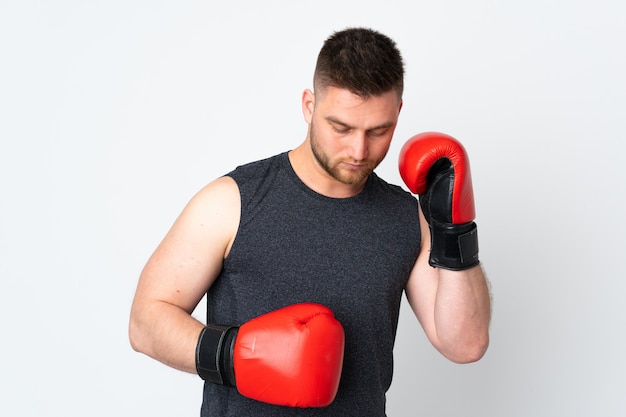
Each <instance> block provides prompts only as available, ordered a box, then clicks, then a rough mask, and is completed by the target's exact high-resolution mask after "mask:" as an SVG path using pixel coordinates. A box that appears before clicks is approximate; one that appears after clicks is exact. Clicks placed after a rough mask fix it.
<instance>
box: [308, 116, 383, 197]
mask: <svg viewBox="0 0 626 417" xmlns="http://www.w3.org/2000/svg"><path fill="white" fill-rule="evenodd" d="M309 137H310V142H311V151H312V152H313V156H314V157H315V160H316V161H317V163H318V164H319V165H320V167H322V169H323V170H324V171H325V172H326V173H327V174H328V175H330V176H331V177H332V178H334V179H335V180H337V181H339V182H341V183H343V184H347V185H358V184H362V183H363V182H364V181H365V180H366V179H367V177H369V175H370V174H371V173H372V172H373V171H374V168H375V167H376V165H377V164H373V163H372V161H369V160H367V161H366V162H367V167H364V168H362V169H359V170H354V171H351V172H344V171H342V170H341V161H338V162H335V163H333V162H331V160H330V158H329V157H328V155H327V154H326V153H324V150H323V149H322V147H321V146H320V144H319V143H318V142H317V140H316V139H315V127H314V125H313V123H312V122H311V126H310V133H309ZM349 162H352V161H349Z"/></svg>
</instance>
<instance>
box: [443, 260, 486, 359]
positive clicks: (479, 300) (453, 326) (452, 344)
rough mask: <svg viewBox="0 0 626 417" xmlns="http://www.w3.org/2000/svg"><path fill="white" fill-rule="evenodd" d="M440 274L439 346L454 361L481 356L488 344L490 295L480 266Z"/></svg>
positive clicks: (445, 271) (444, 271)
mask: <svg viewBox="0 0 626 417" xmlns="http://www.w3.org/2000/svg"><path fill="white" fill-rule="evenodd" d="M435 271H436V272H437V273H438V279H437V287H436V288H437V289H436V294H435V299H434V309H433V311H434V313H433V321H434V328H435V333H436V339H437V345H438V346H437V347H438V349H439V350H440V351H441V352H442V353H443V354H444V355H445V356H446V357H447V358H449V359H450V360H452V361H454V362H473V361H476V360H478V359H480V358H481V357H482V356H483V355H484V353H485V351H486V349H487V346H488V344H489V323H490V320H491V296H490V293H489V287H488V284H487V280H486V278H485V276H484V273H483V270H482V268H481V267H480V266H476V267H473V268H470V269H467V270H464V271H449V270H446V269H439V268H437V269H435Z"/></svg>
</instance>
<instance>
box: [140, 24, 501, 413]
mask: <svg viewBox="0 0 626 417" xmlns="http://www.w3.org/2000/svg"><path fill="white" fill-rule="evenodd" d="M403 77H404V66H403V62H402V57H401V55H400V52H399V51H398V49H397V47H396V45H395V43H394V42H393V41H392V40H391V39H389V38H388V37H387V36H385V35H383V34H381V33H378V32H376V31H373V30H370V29H364V28H350V29H346V30H343V31H340V32H336V33H334V34H333V35H332V36H331V37H329V38H328V39H327V40H326V42H325V43H324V46H323V47H322V49H321V51H320V53H319V56H318V61H317V65H316V69H315V74H314V91H311V90H306V91H304V93H303V95H302V111H303V115H304V119H305V121H306V122H307V124H308V130H307V135H306V138H305V140H304V142H303V143H302V144H300V146H298V147H297V148H295V149H293V150H292V151H289V152H285V153H282V154H279V155H276V156H275V157H272V158H268V159H265V160H262V161H257V162H254V163H250V164H246V165H243V166H240V167H238V168H237V169H235V170H234V171H233V172H231V173H229V174H228V175H226V176H223V177H221V178H218V179H216V180H214V181H213V182H211V183H210V184H208V185H207V186H206V187H204V188H203V189H202V190H200V191H199V192H198V193H197V194H196V195H195V196H194V197H193V198H192V199H191V201H190V202H189V204H188V205H187V206H186V207H185V208H184V210H183V212H182V213H181V215H180V216H179V218H178V219H177V220H176V221H175V223H174V224H173V226H172V228H171V230H170V231H169V232H168V233H167V235H166V236H165V238H164V240H163V241H162V243H161V244H160V245H159V246H158V248H157V249H156V251H155V252H154V254H153V255H152V257H151V258H150V260H149V261H148V263H147V264H146V266H145V268H144V270H143V272H142V274H141V277H140V279H139V283H138V287H137V292H136V295H135V299H134V301H133V306H132V310H131V320H130V331H129V332H130V340H131V344H132V346H133V348H134V349H135V350H137V351H140V352H143V353H145V354H147V355H149V356H151V357H153V358H155V359H157V360H159V361H161V362H163V363H165V364H167V365H169V366H171V367H174V368H177V369H180V370H182V371H186V372H191V373H199V374H200V375H201V376H202V377H203V379H205V381H206V382H205V385H204V398H203V404H202V416H222V417H223V416H247V415H254V416H360V417H364V416H379V417H380V416H384V415H385V393H386V391H387V390H388V388H389V386H390V384H391V376H392V367H393V358H392V350H393V345H394V340H395V335H396V328H397V323H398V316H399V307H400V302H401V297H402V294H403V292H405V293H406V296H407V298H408V300H409V303H410V305H411V307H412V309H413V311H414V312H415V314H416V316H417V318H418V320H419V322H420V323H421V325H422V327H423V329H424V331H425V333H426V335H427V337H428V338H429V340H430V341H431V342H432V344H433V345H434V346H435V348H436V349H438V350H439V351H440V352H441V353H442V354H443V355H444V356H445V357H447V358H448V359H450V360H452V361H454V362H458V363H466V362H472V361H476V360H478V359H480V358H481V357H482V356H483V354H484V352H485V351H486V349H487V345H488V339H489V336H488V326H489V320H490V299H489V293H488V288H487V283H486V280H485V277H484V275H483V272H482V269H481V267H480V265H479V263H478V257H477V254H478V249H477V241H476V233H475V230H476V227H475V224H474V223H473V222H471V221H469V222H465V223H464V224H463V225H460V226H457V225H453V224H452V223H454V221H453V220H447V221H444V223H445V225H444V229H445V230H446V232H444V233H443V234H446V233H447V234H446V236H447V237H441V236H443V234H442V233H439V230H441V229H440V228H437V224H438V222H439V221H440V220H441V219H440V217H441V216H440V215H439V214H438V213H439V211H441V210H439V209H440V207H441V201H442V200H446V198H447V196H445V195H444V194H445V193H446V191H445V190H444V191H442V189H451V188H452V187H451V186H448V185H449V181H450V180H452V179H453V178H454V174H453V173H451V172H453V170H452V168H450V166H449V165H450V164H448V165H446V164H441V163H440V162H438V160H433V161H431V162H432V163H429V166H426V167H425V168H424V167H422V168H418V169H417V171H416V172H414V171H415V170H414V167H413V166H412V165H418V164H417V163H415V164H413V162H412V160H413V159H414V158H413V156H414V155H416V154H418V153H419V154H422V153H425V152H423V151H422V150H419V151H411V150H410V149H409V150H408V151H407V152H408V153H409V156H404V157H403V158H404V161H405V162H406V161H408V164H409V166H408V168H407V167H404V168H401V169H402V170H403V172H402V174H403V178H404V179H405V181H406V182H407V185H408V186H409V188H410V189H411V190H412V191H415V190H417V189H418V187H417V185H415V182H416V181H419V180H424V181H425V182H427V183H428V186H427V187H426V188H427V190H426V191H424V190H421V191H418V192H419V193H420V203H421V204H422V208H420V206H419V204H418V202H417V200H416V198H415V197H414V196H412V195H411V194H410V193H408V192H406V191H404V190H402V189H401V188H400V187H397V186H393V185H390V184H387V183H386V182H384V181H383V180H382V179H380V178H379V177H378V176H377V175H376V174H375V173H374V169H375V168H376V167H377V166H378V164H379V163H380V162H381V161H382V160H383V158H384V157H385V155H386V153H387V151H388V149H389V146H390V143H391V140H392V136H393V133H394V129H395V127H396V124H397V121H398V116H399V114H400V109H401V107H402V92H403ZM437 140H439V139H436V140H435V144H434V145H432V144H431V142H428V141H427V146H428V147H433V146H434V147H439V148H443V147H444V146H439V145H437ZM418 156H419V155H418ZM444 156H445V158H443V160H446V161H448V160H453V159H454V158H452V157H448V156H447V155H444ZM405 165H406V163H405ZM431 165H432V169H431ZM453 168H454V167H453ZM464 169H466V168H464ZM437 173H439V174H438V176H437V175H434V174H437ZM458 177H459V174H458V173H457V178H458ZM466 178H469V172H468V173H467V175H466ZM433 184H443V186H438V185H433ZM465 186H466V187H471V183H470V184H469V185H467V184H466V185H465ZM455 187H458V186H457V185H456V183H455ZM470 191H471V189H470ZM454 192H455V193H456V192H457V190H456V188H455V191H454ZM465 194H467V193H465ZM470 194H471V192H470ZM442 195H443V196H444V197H446V198H442ZM446 201H447V200H446ZM446 204H447V203H444V204H443V205H444V206H445V205H446ZM471 204H472V208H471V209H467V208H465V210H466V211H472V210H473V202H472V203H471ZM422 209H424V210H425V212H426V217H425V216H424V213H423V211H422ZM454 210H457V211H458V210H459V209H458V208H454ZM443 211H446V208H445V207H444V210H443ZM471 215H473V212H472V213H471ZM471 215H470V216H469V217H471ZM438 216H439V217H438ZM466 217H467V216H466ZM469 220H471V218H470V219H469ZM429 223H430V224H429ZM448 223H450V224H448ZM457 227H462V230H461V231H460V232H458V233H457V231H456V230H457V229H456V228H457ZM431 229H432V230H435V231H437V232H435V233H434V234H433V236H432V238H433V239H434V240H433V244H432V248H431ZM449 230H452V231H453V232H448V231H449ZM450 233H452V234H451V235H450ZM440 235H441V236H440ZM450 236H452V237H450ZM445 239H448V240H450V239H452V240H454V242H464V243H462V244H459V245H458V246H459V247H461V248H463V249H461V254H453V255H451V258H453V259H451V260H450V261H448V260H447V259H446V256H447V255H446V256H443V258H442V259H439V258H438V255H437V254H439V253H441V252H442V251H444V249H443V248H444V246H446V245H444V244H442V243H441V242H443V240H445ZM466 242H469V243H466ZM448 246H450V245H447V246H446V247H448ZM452 246H453V247H455V244H453V245H452ZM446 250H447V249H446ZM463 252H464V253H463ZM435 258H437V259H435ZM205 294H207V309H208V311H207V323H206V324H203V323H201V322H199V321H197V320H196V319H195V318H193V317H192V316H191V313H192V311H193V310H194V308H195V307H196V305H197V304H198V303H199V301H200V300H201V298H202V297H203V296H204V295H205ZM302 303H304V305H305V306H306V308H309V307H311V305H313V306H314V308H322V309H325V308H328V309H329V310H328V311H326V310H323V311H322V313H319V314H321V315H323V316H324V317H326V318H325V319H324V320H325V322H324V324H323V326H322V330H311V331H310V330H308V329H307V330H305V331H304V332H303V333H306V334H307V335H309V333H313V332H318V333H317V336H313V338H316V340H317V341H316V342H308V341H304V342H302V341H301V334H298V335H297V336H290V335H288V336H285V333H286V331H285V329H284V328H281V329H276V330H273V329H271V327H272V326H274V316H273V314H278V315H279V316H281V317H280V320H284V319H285V317H288V318H287V320H290V319H291V318H292V315H291V313H289V314H287V313H284V310H281V309H282V308H284V307H288V308H298V309H299V308H302V307H301V306H302V305H303V304H302ZM307 303H311V304H307ZM289 306H291V307H289ZM294 306H295V307H294ZM277 311H278V312H277ZM267 314H269V316H266V315H267ZM296 314H300V313H296ZM302 314H303V315H306V316H307V317H310V316H315V317H318V316H319V314H318V313H314V314H309V313H308V312H306V313H302ZM333 315H334V317H332V316H333ZM257 317H261V320H265V321H266V322H268V323H271V324H268V325H266V323H265V322H263V324H262V325H260V326H258V325H257V323H258V322H256V321H255V320H256V319H255V318H257ZM267 317H270V318H267ZM335 318H336V321H338V322H339V323H340V325H337V324H336V323H334V321H333V320H335ZM298 320H300V319H298ZM307 320H308V318H307ZM249 323H253V324H249ZM229 326H234V327H229ZM279 326H282V325H279ZM253 327H254V328H255V329H257V328H259V327H260V328H262V329H261V331H260V334H261V336H259V334H258V333H254V336H253V337H250V338H249V340H248V339H245V338H246V337H248V334H249V333H253V332H254V331H253V330H251V328H253ZM338 329H340V330H341V331H343V332H345V335H344V334H339V333H340V331H339V330H338ZM290 331H292V330H290ZM244 333H245V334H244ZM267 334H269V336H267V337H268V339H269V342H268V341H265V342H264V341H263V337H264V336H263V335H267ZM325 334H327V335H325ZM282 337H287V338H289V339H287V341H286V342H285V341H284V340H282V339H281V338H282ZM307 337H308V336H307ZM344 337H345V340H344V339H343V338H344ZM291 339H297V342H293V343H292V341H291ZM244 340H246V341H244ZM272 340H275V341H274V342H273V343H275V345H272ZM279 340H280V341H279ZM293 344H296V345H297V347H296V348H295V349H296V350H297V351H299V352H306V353H301V354H300V356H299V357H300V358H301V359H296V362H299V361H300V360H301V362H302V363H303V364H304V365H302V366H300V364H298V363H291V364H290V365H289V366H288V367H287V369H286V370H284V372H283V373H282V374H281V373H280V372H279V373H277V374H276V375H275V374H271V376H270V375H269V374H268V373H267V372H266V371H264V370H263V371H260V370H259V369H258V368H255V367H257V366H260V365H258V363H255V364H252V365H248V364H245V363H244V361H245V359H246V357H247V355H250V354H256V353H258V352H257V351H261V350H265V351H266V352H267V353H264V354H266V355H268V356H272V354H274V353H275V355H277V358H271V357H269V358H263V359H262V360H261V362H263V361H265V362H281V361H282V359H281V358H282V357H283V356H281V355H284V353H283V352H284V348H285V347H286V346H289V348H291V347H292V345H293ZM261 345H263V346H261ZM312 345H313V347H311V346H312ZM320 351H321V353H319V354H318V352H320ZM276 352H278V353H276ZM341 354H343V355H344V356H343V357H341V356H340V355H341ZM331 356H332V357H331ZM329 357H331V358H330V359H328V358H329ZM312 358H313V359H312ZM310 360H315V361H317V362H315V363H314V364H313V365H311V364H310V363H309V361H310ZM257 362H258V361H257ZM250 368H252V369H253V371H252V372H250ZM263 369H265V368H263ZM303 369H304V370H303ZM337 369H338V371H337ZM313 372H317V373H318V374H316V375H315V376H314V377H313V380H314V381H315V378H318V377H319V375H320V374H321V375H322V378H326V379H325V380H324V381H325V382H320V383H319V384H320V385H323V386H322V387H321V388H320V387H317V386H315V387H314V388H312V386H313V385H315V384H316V382H313V383H312V384H313V385H307V386H304V388H303V389H301V390H300V391H301V393H296V394H292V393H291V392H290V391H289V389H290V388H292V387H297V386H298V385H300V386H302V384H305V383H304V382H301V381H302V380H304V379H305V378H308V374H311V373H313ZM287 374H293V375H287ZM304 374H307V376H306V377H305V375H304ZM250 375H251V376H250ZM328 375H330V376H329V377H328V378H327V376H328ZM335 382H336V383H335ZM307 384H308V382H307ZM337 384H338V389H337ZM250 386H252V388H251V390H252V391H254V392H251V393H249V391H248V387H250ZM276 386H278V387H279V388H276ZM318 388H320V389H321V390H324V395H325V399H324V400H321V401H319V402H316V401H317V399H316V398H317V397H316V398H306V399H303V398H302V397H304V396H307V395H309V394H310V397H315V395H317V394H315V395H312V394H311V392H313V391H316V390H317V389H318ZM270 392H271V393H270ZM281 396H282V397H289V398H281Z"/></svg>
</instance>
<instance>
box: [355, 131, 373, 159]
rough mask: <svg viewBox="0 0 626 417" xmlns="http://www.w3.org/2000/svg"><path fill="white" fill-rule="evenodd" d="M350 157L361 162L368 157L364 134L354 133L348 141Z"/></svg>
mask: <svg viewBox="0 0 626 417" xmlns="http://www.w3.org/2000/svg"><path fill="white" fill-rule="evenodd" d="M350 152H351V154H350V156H351V157H352V158H354V159H355V160H356V161H362V160H364V159H366V158H367V156H368V155H369V149H368V143H367V137H366V135H365V133H364V132H356V133H355V134H354V135H353V137H352V138H351V139H350Z"/></svg>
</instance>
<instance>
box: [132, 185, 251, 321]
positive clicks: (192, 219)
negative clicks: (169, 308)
mask: <svg viewBox="0 0 626 417" xmlns="http://www.w3.org/2000/svg"><path fill="white" fill-rule="evenodd" d="M239 206H240V200H239V190H238V188H237V185H236V184H235V182H234V180H232V179H231V178H229V177H222V178H219V179H217V180H215V181H213V182H212V183H210V184H209V185H207V186H206V187H204V188H203V189H202V190H200V191H199V192H198V193H197V194H196V195H195V196H194V197H193V198H192V199H191V200H190V201H189V203H188V204H187V206H186V207H185V208H184V209H183V211H182V213H181V214H180V216H179V217H178V218H177V219H176V221H175V222H174V224H173V225H172V227H171V228H170V230H169V231H168V233H167V234H166V236H165V237H164V239H163V240H162V242H161V243H160V244H159V246H158V247H157V249H156V250H155V251H154V253H153V254H152V256H151V257H150V259H149V260H148V262H147V264H146V266H145V267H144V269H143V271H142V273H141V276H140V279H139V284H138V288H137V294H136V297H137V298H143V299H145V300H147V301H162V302H167V303H170V304H173V305H176V306H178V307H180V308H182V309H184V310H185V311H187V312H189V313H191V312H192V311H193V309H194V308H195V306H196V305H197V304H198V302H199V301H200V299H201V298H202V297H203V295H204V294H205V293H206V291H207V290H208V289H209V287H210V286H211V285H212V283H213V281H214V280H215V278H216V277H217V276H218V274H219V272H220V270H221V268H222V263H223V261H224V257H225V256H226V254H227V252H228V250H229V248H230V245H231V243H232V240H233V238H234V236H235V233H236V230H237V227H238V224H239V212H240V210H239Z"/></svg>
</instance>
